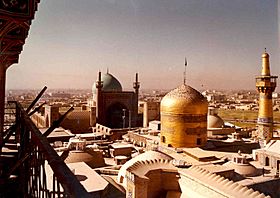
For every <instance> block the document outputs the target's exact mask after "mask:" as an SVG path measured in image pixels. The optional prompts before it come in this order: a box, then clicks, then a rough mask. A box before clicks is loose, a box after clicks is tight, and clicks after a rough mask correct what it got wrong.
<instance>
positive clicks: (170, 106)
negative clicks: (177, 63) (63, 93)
mask: <svg viewBox="0 0 280 198" xmlns="http://www.w3.org/2000/svg"><path fill="white" fill-rule="evenodd" d="M207 111H208V102H207V100H206V98H205V97H204V96H203V95H202V94H201V93H199V92H198V91H196V90H195V89H193V88H192V87H190V86H188V85H181V86H179V87H178V88H176V89H174V90H172V91H170V92H169V93H168V94H166V95H165V96H164V97H163V99H162V101H161V104H160V119H161V132H160V134H161V140H160V142H161V144H164V145H168V146H171V147H175V148H182V147H185V148H186V147H187V148H188V147H189V148H190V147H199V146H204V145H205V144H206V141H207Z"/></svg>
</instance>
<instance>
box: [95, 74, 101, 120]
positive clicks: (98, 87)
mask: <svg viewBox="0 0 280 198" xmlns="http://www.w3.org/2000/svg"><path fill="white" fill-rule="evenodd" d="M102 87H103V82H102V80H101V72H100V71H99V72H98V79H97V81H96V123H100V110H101V109H100V107H101V102H102V99H101V89H102Z"/></svg>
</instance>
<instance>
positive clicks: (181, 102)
mask: <svg viewBox="0 0 280 198" xmlns="http://www.w3.org/2000/svg"><path fill="white" fill-rule="evenodd" d="M207 108H208V102H207V99H206V98H205V97H204V96H203V95H202V94H201V93H199V92H198V91H197V90H195V89H193V88H192V87H190V86H188V85H181V86H179V87H178V88H176V89H174V90H172V91H170V92H169V93H168V94H166V95H165V96H164V97H163V99H162V101H161V110H162V111H165V112H178V113H191V114H192V113H195V114H201V113H202V114H203V113H205V112H207Z"/></svg>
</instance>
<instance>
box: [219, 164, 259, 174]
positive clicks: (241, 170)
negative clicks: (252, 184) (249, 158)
mask: <svg viewBox="0 0 280 198" xmlns="http://www.w3.org/2000/svg"><path fill="white" fill-rule="evenodd" d="M223 166H226V167H228V168H232V169H234V171H235V172H236V173H238V174H240V175H243V176H247V177H250V176H256V175H257V174H258V169H257V168H256V167H254V166H253V165H251V164H249V163H248V164H238V163H234V162H231V161H230V162H227V163H225V164H224V165H223Z"/></svg>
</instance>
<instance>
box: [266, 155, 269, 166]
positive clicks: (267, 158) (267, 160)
mask: <svg viewBox="0 0 280 198" xmlns="http://www.w3.org/2000/svg"><path fill="white" fill-rule="evenodd" d="M265 165H266V166H269V157H266V158H265Z"/></svg>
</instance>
